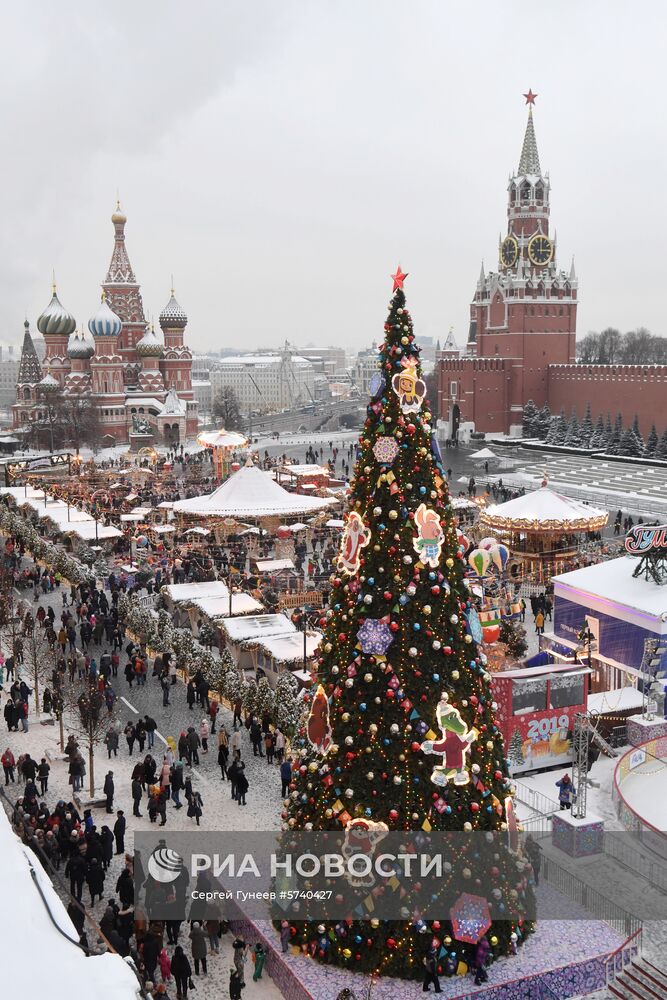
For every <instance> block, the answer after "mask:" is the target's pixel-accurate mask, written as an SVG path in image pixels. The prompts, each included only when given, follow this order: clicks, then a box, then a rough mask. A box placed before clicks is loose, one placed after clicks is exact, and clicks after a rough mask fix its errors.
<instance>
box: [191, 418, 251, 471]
mask: <svg viewBox="0 0 667 1000" xmlns="http://www.w3.org/2000/svg"><path fill="white" fill-rule="evenodd" d="M247 443H248V439H247V438H245V437H244V436H243V434H238V433H237V432H236V431H226V430H225V429H224V428H222V427H221V428H220V429H219V430H217V431H210V432H206V433H205V434H200V435H199V436H198V437H197V444H200V445H201V446H202V447H203V448H208V449H210V451H211V452H212V453H213V468H214V470H215V478H216V479H217V480H218V481H220V480H221V479H224V478H225V476H227V475H229V472H230V468H231V462H232V457H233V455H234V454H235V453H236V452H237V451H240V450H241V449H242V448H245V446H246V445H247Z"/></svg>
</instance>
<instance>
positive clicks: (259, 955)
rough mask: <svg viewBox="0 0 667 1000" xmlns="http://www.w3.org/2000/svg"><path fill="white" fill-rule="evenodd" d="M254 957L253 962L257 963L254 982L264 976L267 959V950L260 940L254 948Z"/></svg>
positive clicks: (253, 976)
mask: <svg viewBox="0 0 667 1000" xmlns="http://www.w3.org/2000/svg"><path fill="white" fill-rule="evenodd" d="M252 957H253V962H254V963H255V971H254V972H253V974H252V978H253V982H255V983H256V982H257V980H258V979H261V978H262V971H263V969H264V962H265V960H266V952H265V951H264V948H263V947H262V945H261V943H260V942H259V941H258V942H257V944H256V945H255V946H254V947H253V949H252Z"/></svg>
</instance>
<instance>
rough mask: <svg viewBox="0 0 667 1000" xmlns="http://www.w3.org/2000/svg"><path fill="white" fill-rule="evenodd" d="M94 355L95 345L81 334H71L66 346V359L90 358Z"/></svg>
mask: <svg viewBox="0 0 667 1000" xmlns="http://www.w3.org/2000/svg"><path fill="white" fill-rule="evenodd" d="M94 353H95V345H94V344H91V342H90V341H89V340H87V339H86V337H84V335H83V334H81V336H79V334H78V333H73V334H72V336H71V337H70V338H69V343H68V344H67V357H68V358H84V359H86V358H92V356H93V354H94Z"/></svg>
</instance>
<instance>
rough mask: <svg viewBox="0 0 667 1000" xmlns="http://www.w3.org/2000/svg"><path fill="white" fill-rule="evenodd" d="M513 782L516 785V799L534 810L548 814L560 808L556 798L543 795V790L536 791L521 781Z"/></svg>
mask: <svg viewBox="0 0 667 1000" xmlns="http://www.w3.org/2000/svg"><path fill="white" fill-rule="evenodd" d="M513 784H514V785H515V787H516V797H517V800H518V801H519V802H523V804H524V805H526V806H529V807H530V808H531V809H532V810H533V811H534V812H537V813H542V814H543V815H544V816H550V815H551V814H552V813H555V812H558V811H559V810H560V803H559V802H558V801H557V800H556V799H550V798H549V796H548V795H544V793H543V792H538V791H536V790H535V789H534V788H531V787H530V786H529V785H525V784H524V783H523V781H518V780H515V781H514V782H513Z"/></svg>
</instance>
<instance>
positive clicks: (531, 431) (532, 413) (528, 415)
mask: <svg viewBox="0 0 667 1000" xmlns="http://www.w3.org/2000/svg"><path fill="white" fill-rule="evenodd" d="M537 415H538V414H537V407H536V406H535V403H534V402H533V401H532V399H529V400H528V402H527V403H526V405H525V406H524V408H523V436H524V437H525V438H530V437H535V423H536V420H537Z"/></svg>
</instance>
